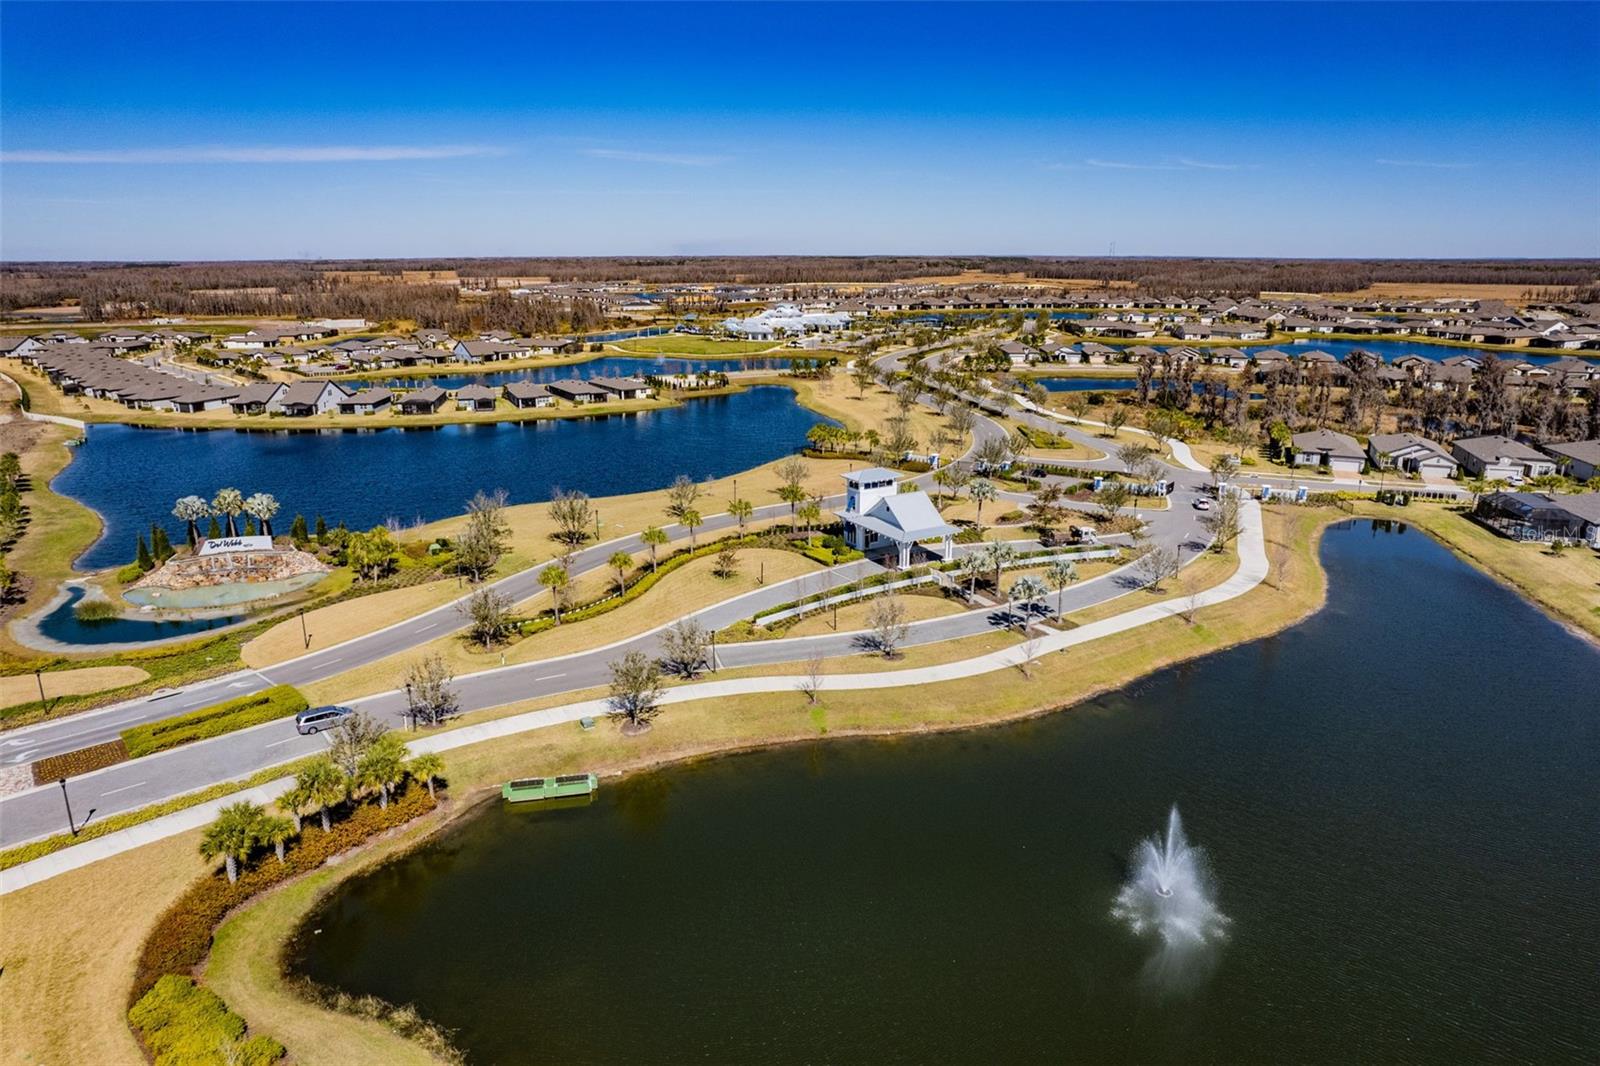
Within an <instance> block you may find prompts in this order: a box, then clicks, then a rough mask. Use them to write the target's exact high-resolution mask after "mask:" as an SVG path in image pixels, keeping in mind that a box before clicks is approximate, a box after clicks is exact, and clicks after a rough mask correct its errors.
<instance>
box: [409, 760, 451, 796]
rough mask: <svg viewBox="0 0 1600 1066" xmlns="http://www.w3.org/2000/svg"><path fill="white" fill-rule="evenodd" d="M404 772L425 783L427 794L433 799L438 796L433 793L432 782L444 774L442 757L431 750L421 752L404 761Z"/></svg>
mask: <svg viewBox="0 0 1600 1066" xmlns="http://www.w3.org/2000/svg"><path fill="white" fill-rule="evenodd" d="M406 773H408V774H410V775H411V776H412V777H414V778H416V779H417V780H418V781H421V782H422V783H423V784H424V785H427V786H428V795H429V796H430V797H432V798H435V799H437V798H438V797H437V796H436V795H435V794H434V791H433V783H434V782H435V781H436V780H438V779H439V777H440V776H442V775H443V774H444V760H443V759H441V758H439V756H437V755H435V754H434V753H433V752H431V751H428V752H423V753H422V754H421V755H417V756H414V757H412V759H411V760H410V761H409V762H407V763H406Z"/></svg>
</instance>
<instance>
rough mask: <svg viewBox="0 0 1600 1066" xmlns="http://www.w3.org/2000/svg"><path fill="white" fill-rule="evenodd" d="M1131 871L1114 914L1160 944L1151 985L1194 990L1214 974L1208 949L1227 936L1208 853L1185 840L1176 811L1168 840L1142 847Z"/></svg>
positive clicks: (1148, 976) (1154, 839)
mask: <svg viewBox="0 0 1600 1066" xmlns="http://www.w3.org/2000/svg"><path fill="white" fill-rule="evenodd" d="M1128 866H1129V873H1128V880H1127V883H1125V884H1124V885H1123V886H1122V890H1121V891H1120V892H1118V893H1117V901H1116V903H1115V904H1114V905H1113V906H1112V908H1111V913H1112V915H1113V916H1114V917H1116V918H1118V919H1120V920H1121V921H1123V922H1126V923H1127V925H1128V927H1129V928H1130V929H1132V930H1133V932H1134V933H1136V934H1138V935H1140V936H1144V935H1147V934H1154V935H1156V936H1158V937H1159V938H1160V940H1161V944H1160V947H1159V949H1158V950H1157V951H1156V953H1155V955H1154V956H1152V957H1151V959H1150V961H1149V963H1148V964H1147V965H1146V967H1145V972H1144V977H1145V980H1146V981H1147V982H1149V983H1151V984H1153V985H1157V986H1159V987H1160V988H1161V989H1162V990H1164V991H1176V990H1183V989H1192V988H1193V987H1194V986H1195V985H1196V984H1198V983H1199V980H1200V979H1201V978H1202V977H1204V976H1205V974H1206V973H1207V972H1209V970H1210V959H1211V954H1212V953H1211V952H1210V951H1207V950H1205V949H1207V948H1209V947H1210V946H1211V945H1214V944H1217V943H1219V942H1221V941H1222V939H1223V938H1224V937H1225V936H1226V933H1227V926H1228V919H1227V918H1226V917H1225V916H1224V915H1223V913H1222V912H1221V911H1219V910H1218V909H1217V905H1216V892H1215V889H1214V886H1213V884H1212V879H1211V871H1210V867H1209V866H1208V865H1207V863H1206V857H1205V852H1203V851H1202V850H1200V849H1199V848H1196V847H1191V846H1190V844H1189V841H1188V838H1187V837H1185V836H1184V835H1183V820H1182V819H1181V818H1179V817H1178V808H1177V806H1176V805H1174V806H1173V808H1172V812H1171V813H1170V814H1169V815H1168V816H1167V831H1166V834H1165V835H1164V836H1163V835H1162V834H1160V833H1157V834H1155V835H1153V836H1150V837H1147V838H1146V839H1144V840H1142V841H1140V842H1139V845H1138V846H1137V847H1136V848H1134V850H1133V855H1132V856H1131V857H1130V859H1129V863H1128Z"/></svg>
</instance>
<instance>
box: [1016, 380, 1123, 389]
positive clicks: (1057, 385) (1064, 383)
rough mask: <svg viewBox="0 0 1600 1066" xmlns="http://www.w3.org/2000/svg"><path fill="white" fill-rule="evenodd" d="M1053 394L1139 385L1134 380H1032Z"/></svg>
mask: <svg viewBox="0 0 1600 1066" xmlns="http://www.w3.org/2000/svg"><path fill="white" fill-rule="evenodd" d="M1029 380H1030V381H1037V382H1038V383H1039V384H1041V385H1043V386H1044V387H1045V388H1047V389H1049V390H1050V391H1051V392H1100V391H1103V390H1104V391H1115V390H1118V389H1131V388H1134V387H1136V386H1137V385H1138V384H1139V383H1138V382H1137V381H1136V380H1134V379H1133V378H1031V379H1029Z"/></svg>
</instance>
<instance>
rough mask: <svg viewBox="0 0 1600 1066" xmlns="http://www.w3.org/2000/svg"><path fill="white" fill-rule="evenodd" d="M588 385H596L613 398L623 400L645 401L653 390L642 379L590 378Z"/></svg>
mask: <svg viewBox="0 0 1600 1066" xmlns="http://www.w3.org/2000/svg"><path fill="white" fill-rule="evenodd" d="M589 384H591V385H598V386H600V387H601V388H602V389H605V390H606V391H607V392H609V393H611V394H612V395H613V396H617V397H620V398H621V399H624V400H643V399H647V398H648V397H649V396H650V394H651V393H653V392H654V391H655V390H654V389H652V388H651V387H650V383H649V382H648V381H645V380H644V379H643V378H606V377H599V378H590V379H589Z"/></svg>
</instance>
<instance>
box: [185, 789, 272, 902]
mask: <svg viewBox="0 0 1600 1066" xmlns="http://www.w3.org/2000/svg"><path fill="white" fill-rule="evenodd" d="M263 820H264V816H263V815H262V813H261V808H260V807H259V806H257V805H256V804H254V803H251V802H250V801H249V800H243V801H241V802H239V803H230V804H228V806H226V807H224V808H222V810H220V811H218V812H217V820H216V821H214V822H212V823H211V824H210V825H208V826H206V831H205V835H204V836H202V837H201V838H200V854H201V855H202V856H204V857H205V858H207V859H216V858H219V857H220V858H221V859H222V862H223V865H224V866H225V867H226V868H227V871H228V883H229V884H233V883H234V882H235V881H237V880H239V864H240V863H241V862H243V861H245V860H246V859H248V858H249V857H250V853H251V852H252V851H254V850H255V847H256V845H257V844H259V843H260V842H261V823H262V821H263Z"/></svg>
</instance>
